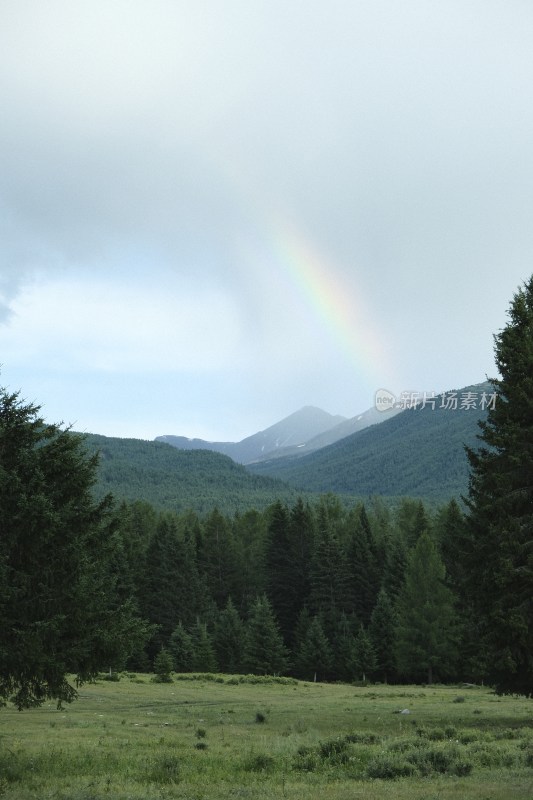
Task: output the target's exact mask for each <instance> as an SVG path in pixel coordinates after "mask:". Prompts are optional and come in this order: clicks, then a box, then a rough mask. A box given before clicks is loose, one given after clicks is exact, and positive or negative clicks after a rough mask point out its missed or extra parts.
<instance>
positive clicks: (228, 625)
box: [213, 597, 244, 673]
mask: <svg viewBox="0 0 533 800" xmlns="http://www.w3.org/2000/svg"><path fill="white" fill-rule="evenodd" d="M213 643H214V646H215V651H216V655H217V662H218V666H219V669H220V671H221V672H228V673H235V672H242V651H243V647H244V624H243V621H242V620H241V618H240V617H239V614H238V612H237V609H236V608H235V606H234V605H233V602H232V600H231V597H230V598H229V599H228V602H227V603H226V607H225V608H224V609H223V610H222V611H220V612H219V614H218V617H217V619H216V622H215V631H214V635H213Z"/></svg>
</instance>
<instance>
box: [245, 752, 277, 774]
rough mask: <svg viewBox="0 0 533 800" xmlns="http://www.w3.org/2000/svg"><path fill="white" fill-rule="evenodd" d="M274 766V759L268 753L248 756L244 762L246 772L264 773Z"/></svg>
mask: <svg viewBox="0 0 533 800" xmlns="http://www.w3.org/2000/svg"><path fill="white" fill-rule="evenodd" d="M273 766H274V759H273V758H272V756H271V755H269V754H268V753H256V754H255V755H250V756H249V757H248V758H247V759H246V760H245V762H244V769H245V770H246V771H247V772H266V771H267V770H269V769H272V767H273Z"/></svg>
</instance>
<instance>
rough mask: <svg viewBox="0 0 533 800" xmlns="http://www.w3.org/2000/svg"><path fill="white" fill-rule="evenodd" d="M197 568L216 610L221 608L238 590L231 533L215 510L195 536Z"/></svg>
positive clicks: (234, 548) (234, 550)
mask: <svg viewBox="0 0 533 800" xmlns="http://www.w3.org/2000/svg"><path fill="white" fill-rule="evenodd" d="M198 565H199V570H200V574H201V577H202V578H203V580H204V584H205V586H206V587H207V588H208V590H209V592H210V595H211V597H212V598H213V600H214V601H215V603H216V605H217V608H224V606H225V605H226V603H227V601H228V597H230V596H231V595H234V594H235V590H236V589H238V564H237V552H236V547H235V541H234V539H233V531H232V529H231V526H230V524H229V522H228V520H227V519H226V518H225V517H224V516H222V514H221V513H220V511H219V510H218V509H216V508H215V509H214V510H213V511H211V513H210V514H208V516H207V518H206V519H205V522H204V525H203V528H202V532H201V535H200V537H199V542H198Z"/></svg>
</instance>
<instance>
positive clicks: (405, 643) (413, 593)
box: [396, 533, 457, 683]
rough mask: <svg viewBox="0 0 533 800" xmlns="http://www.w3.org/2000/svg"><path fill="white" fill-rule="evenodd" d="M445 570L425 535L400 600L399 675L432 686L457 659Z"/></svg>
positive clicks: (411, 560)
mask: <svg viewBox="0 0 533 800" xmlns="http://www.w3.org/2000/svg"><path fill="white" fill-rule="evenodd" d="M444 576H445V569H444V564H443V563H442V559H441V558H440V556H439V553H438V551H437V548H436V547H435V545H434V543H433V541H432V540H431V538H430V537H429V535H428V534H427V533H423V534H422V535H421V536H420V537H419V539H418V542H417V544H416V546H415V547H414V548H413V550H412V551H411V553H410V556H409V560H408V562H407V568H406V572H405V581H404V585H403V588H402V591H401V592H400V596H399V598H398V609H397V610H398V630H397V642H396V658H397V665H398V671H399V672H400V674H401V675H402V676H404V677H407V678H413V679H416V680H418V679H420V678H423V676H424V673H425V674H426V675H427V682H428V683H432V682H433V677H434V674H435V673H436V672H438V674H439V676H440V677H441V678H442V677H446V675H448V674H449V673H450V670H451V668H452V666H453V660H454V657H455V642H456V636H457V631H456V621H455V614H454V607H453V600H454V598H453V594H452V592H451V591H450V589H449V588H448V587H447V586H446V585H445V583H444Z"/></svg>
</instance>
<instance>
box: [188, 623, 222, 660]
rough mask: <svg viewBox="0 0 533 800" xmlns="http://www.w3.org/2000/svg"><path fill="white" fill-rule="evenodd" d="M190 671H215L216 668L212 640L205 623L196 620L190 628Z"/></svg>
mask: <svg viewBox="0 0 533 800" xmlns="http://www.w3.org/2000/svg"><path fill="white" fill-rule="evenodd" d="M191 639H192V671H193V672H216V671H217V669H218V665H217V659H216V654H215V648H214V646H213V640H212V638H211V636H210V635H209V633H208V631H207V625H206V624H205V623H203V622H200V620H197V621H196V622H195V624H194V625H193V627H192V629H191Z"/></svg>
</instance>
